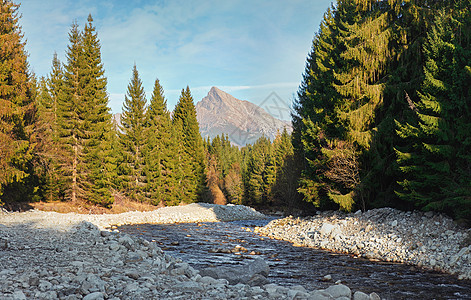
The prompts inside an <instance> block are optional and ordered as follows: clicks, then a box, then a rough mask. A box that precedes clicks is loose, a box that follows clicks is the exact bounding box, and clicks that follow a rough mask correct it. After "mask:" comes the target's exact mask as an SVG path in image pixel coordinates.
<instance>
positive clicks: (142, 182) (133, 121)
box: [119, 65, 148, 201]
mask: <svg viewBox="0 0 471 300" xmlns="http://www.w3.org/2000/svg"><path fill="white" fill-rule="evenodd" d="M145 128H146V97H145V92H144V87H143V86H142V82H141V79H140V78H139V73H138V71H137V67H136V65H134V67H133V72H132V79H131V82H130V83H129V85H128V91H127V94H126V96H125V97H124V103H123V113H122V115H121V127H120V130H121V131H122V132H121V133H120V134H119V136H120V143H121V147H122V150H123V158H124V161H125V166H126V167H125V170H126V174H125V180H124V183H125V186H126V190H127V195H128V196H130V197H131V198H133V199H134V200H140V201H143V200H144V197H145V191H146V183H147V180H146V177H145V173H144V170H145V158H146V155H147V154H146V150H147V140H148V139H147V134H146V132H145Z"/></svg>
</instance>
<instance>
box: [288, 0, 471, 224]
mask: <svg viewBox="0 0 471 300" xmlns="http://www.w3.org/2000/svg"><path fill="white" fill-rule="evenodd" d="M468 2H469V1H455V2H447V1H436V2H429V1H399V0H398V1H395V0H393V1H376V0H350V1H348V0H345V1H340V0H339V1H337V3H336V5H335V6H334V7H333V8H332V9H330V10H329V11H328V12H327V13H326V14H325V16H324V20H323V22H322V24H321V28H320V31H319V32H318V34H316V36H315V37H314V41H313V48H312V51H311V53H310V54H309V56H308V58H307V64H306V70H305V74H304V78H303V82H302V84H301V86H300V89H299V92H298V97H297V101H296V103H295V105H294V108H295V111H294V114H293V125H294V132H293V145H294V147H295V151H294V153H295V157H297V158H298V159H299V161H302V162H303V166H302V173H301V177H300V181H299V183H300V186H299V191H300V192H301V193H302V194H303V195H304V199H305V200H307V201H309V202H313V203H315V204H316V205H318V206H320V207H324V208H327V207H331V205H332V203H336V204H337V205H338V206H339V207H340V208H343V209H345V210H351V209H355V208H362V209H366V208H369V207H376V206H382V205H390V206H396V207H401V208H414V207H420V208H424V209H434V210H441V211H446V212H448V213H450V214H452V215H459V214H458V213H457V212H458V209H456V207H460V210H463V206H462V205H463V203H469V202H467V201H468V200H467V199H468V197H469V191H470V190H469V188H468V187H467V185H466V180H467V179H465V178H467V175H466V171H464V170H465V169H466V168H468V166H469V163H468V161H467V155H468V154H467V153H469V149H468V148H467V147H468V146H467V143H468V142H467V140H468V139H469V138H468V136H467V132H469V130H468V129H469V125H468V123H467V122H468V121H465V120H469V116H468V115H467V112H468V108H467V101H468V102H469V98H468V97H469V96H468V90H467V88H465V87H466V86H469V78H468V77H466V76H467V75H466V67H465V66H469V61H467V59H468V58H467V56H466V55H467V54H466V53H467V52H466V51H469V50H467V49H468V48H469V46H468V45H467V44H466V43H467V40H468V39H469V38H467V37H468V36H467V35H466V33H469V30H468V29H469V24H467V23H466V20H467V19H466V18H469V16H468V17H466V16H467V13H468V12H469V6H468V4H469V3H468ZM439 12H442V13H441V14H442V15H444V16H445V17H443V18H444V20H449V21H447V22H448V23H446V22H445V23H446V24H445V23H443V22H444V21H443V20H441V21H440V20H439V19H435V16H436V15H437V14H439ZM458 15H459V17H458ZM450 16H452V17H450ZM458 19H459V21H458ZM450 20H453V21H450ZM442 23H443V24H444V25H442ZM457 30H459V32H458V31H457ZM427 35H428V38H427ZM465 37H466V38H465ZM427 40H428V41H427ZM458 40H459V42H458ZM424 43H425V48H424ZM458 52H459V54H458ZM445 74H448V75H447V76H448V77H447V76H446V75H445ZM466 80H468V81H466ZM419 99H420V100H419ZM396 123H397V125H396ZM396 129H398V133H399V134H398V135H396ZM394 149H396V151H395V150H394ZM396 154H397V155H398V159H397V161H396ZM398 165H399V166H398ZM458 166H463V168H462V169H461V168H460V167H458ZM458 174H460V175H458ZM400 178H402V179H400ZM399 179H400V180H399ZM398 181H399V183H400V186H401V187H402V188H400V187H399V186H398V185H397V182H398ZM394 190H396V191H397V195H399V196H400V197H399V198H398V197H396V196H395V195H396V194H395V193H394ZM434 199H435V200H434ZM407 203H409V204H407ZM466 214H468V215H469V211H468V212H466V213H464V215H466ZM461 215H463V214H461Z"/></svg>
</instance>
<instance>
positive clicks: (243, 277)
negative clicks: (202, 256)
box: [200, 258, 270, 285]
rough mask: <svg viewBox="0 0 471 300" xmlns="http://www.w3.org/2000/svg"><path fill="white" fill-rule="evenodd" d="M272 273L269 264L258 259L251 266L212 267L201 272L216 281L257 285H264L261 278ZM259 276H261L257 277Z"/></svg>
mask: <svg viewBox="0 0 471 300" xmlns="http://www.w3.org/2000/svg"><path fill="white" fill-rule="evenodd" d="M269 272H270V268H269V267H268V264H267V263H266V262H265V261H264V260H263V259H261V258H256V259H255V260H254V261H252V262H251V263H249V264H246V265H241V266H235V267H225V266H224V267H210V268H205V269H202V270H201V271H200V275H201V276H203V277H204V276H209V277H212V278H216V279H226V280H227V281H229V284H237V283H249V282H250V281H251V280H253V281H252V284H253V285H255V283H256V284H259V283H262V281H263V280H261V279H260V277H259V276H263V277H266V276H268V273H269ZM256 275H259V276H256Z"/></svg>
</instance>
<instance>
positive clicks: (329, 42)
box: [292, 1, 356, 207]
mask: <svg viewBox="0 0 471 300" xmlns="http://www.w3.org/2000/svg"><path fill="white" fill-rule="evenodd" d="M355 7H356V6H355V5H353V4H351V3H349V1H339V2H338V4H337V6H335V7H332V8H331V9H329V10H328V11H327V12H326V13H325V15H324V19H323V21H322V23H321V25H320V29H319V32H318V33H317V34H316V35H315V36H314V40H313V45H312V49H311V52H310V53H309V56H308V58H307V63H306V69H305V71H304V75H303V81H302V83H301V86H300V88H299V91H298V95H297V99H296V101H295V103H294V113H293V114H292V119H293V127H294V130H293V146H294V153H295V158H294V159H293V163H296V164H299V167H295V168H294V169H296V168H299V169H301V176H300V179H299V188H298V190H299V192H300V193H301V194H302V195H303V197H304V200H305V201H307V202H311V203H313V204H315V205H316V206H321V207H331V204H330V202H331V201H330V199H329V197H328V196H327V193H328V190H329V189H330V185H331V183H329V182H328V178H326V176H325V175H324V172H325V171H326V169H327V164H328V163H327V162H328V157H326V155H325V153H324V152H323V151H322V149H323V148H325V147H326V145H327V143H328V141H329V140H330V139H335V138H341V137H343V136H344V128H343V127H342V126H341V124H340V121H339V116H338V113H337V110H338V107H340V105H341V104H342V101H341V99H342V97H341V95H340V94H339V92H338V90H337V89H336V88H335V86H334V85H335V84H336V83H337V81H336V78H335V73H336V72H338V70H340V69H342V68H343V62H344V60H343V59H342V57H341V54H342V52H343V51H345V50H346V45H345V36H347V35H348V25H349V22H354V21H355V16H356V13H354V12H356V8H355ZM293 171H294V170H293ZM298 172H299V171H298ZM294 173H297V172H296V171H294Z"/></svg>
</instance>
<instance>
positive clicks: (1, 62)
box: [0, 1, 35, 204]
mask: <svg viewBox="0 0 471 300" xmlns="http://www.w3.org/2000/svg"><path fill="white" fill-rule="evenodd" d="M18 7H19V6H18V5H15V4H13V3H12V2H11V1H1V2H0V18H1V20H2V22H1V23H0V49H1V51H0V140H1V142H0V196H2V194H3V196H2V198H0V199H2V200H8V201H16V200H21V201H24V200H28V199H30V198H29V197H30V196H31V195H30V193H29V192H30V189H31V188H34V187H32V186H31V185H32V184H33V183H32V182H31V178H28V177H31V175H32V174H33V169H32V167H33V165H32V163H33V158H34V144H33V143H32V132H33V125H34V122H35V106H34V86H33V81H32V77H31V76H30V74H29V71H28V63H27V61H26V57H27V55H26V52H25V49H24V47H25V43H24V42H23V41H22V39H23V34H22V33H21V28H20V26H19V24H18V21H19V17H20V16H19V15H18V13H17V10H18ZM2 200H0V204H1V203H2Z"/></svg>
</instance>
